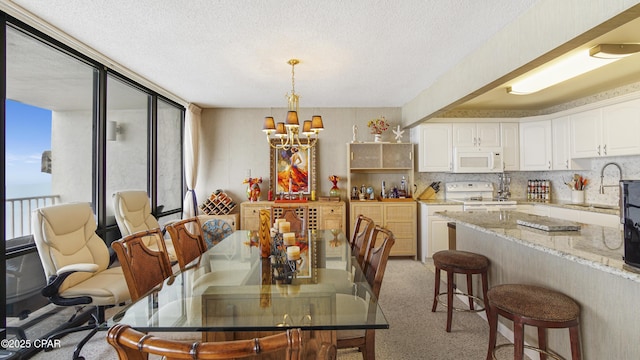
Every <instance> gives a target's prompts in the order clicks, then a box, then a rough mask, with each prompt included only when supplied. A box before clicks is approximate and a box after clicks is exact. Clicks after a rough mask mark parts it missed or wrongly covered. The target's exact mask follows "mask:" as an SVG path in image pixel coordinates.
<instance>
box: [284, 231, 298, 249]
mask: <svg viewBox="0 0 640 360" xmlns="http://www.w3.org/2000/svg"><path fill="white" fill-rule="evenodd" d="M282 240H283V242H284V244H285V245H286V246H291V245H295V244H296V234H295V233H292V232H288V233H284V234H282Z"/></svg>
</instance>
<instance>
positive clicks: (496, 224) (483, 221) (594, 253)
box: [437, 211, 640, 283]
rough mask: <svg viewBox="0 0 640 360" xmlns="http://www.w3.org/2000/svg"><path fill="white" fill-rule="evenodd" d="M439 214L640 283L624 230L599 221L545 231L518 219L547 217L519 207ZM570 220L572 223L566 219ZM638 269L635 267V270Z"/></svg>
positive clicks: (526, 219)
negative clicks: (627, 254) (630, 263)
mask: <svg viewBox="0 0 640 360" xmlns="http://www.w3.org/2000/svg"><path fill="white" fill-rule="evenodd" d="M437 215H439V216H441V217H444V218H446V219H447V220H451V221H456V223H457V224H464V225H467V226H469V227H470V228H473V229H475V230H478V231H481V232H487V233H494V234H497V235H498V236H500V237H502V238H504V239H507V240H509V241H513V242H516V243H519V244H521V245H524V246H527V247H530V248H533V249H536V250H539V251H543V252H546V253H549V254H553V255H556V256H560V257H562V258H565V259H567V260H571V261H574V262H578V263H581V264H584V265H587V266H590V267H593V268H596V269H600V270H602V271H606V272H608V273H611V274H615V275H617V276H621V277H623V278H626V279H629V280H633V281H635V282H638V283H640V273H638V272H635V271H640V270H635V269H633V268H629V267H628V266H627V265H626V264H625V263H624V260H622V256H623V255H624V246H622V245H623V244H622V231H621V230H619V229H616V228H609V227H603V226H597V225H588V224H580V230H578V231H543V230H538V229H534V228H530V227H526V226H523V225H518V224H517V221H518V220H523V221H529V222H536V221H538V220H539V219H546V217H543V216H538V215H531V214H525V213H521V212H518V211H504V212H499V211H496V212H473V211H468V212H450V211H448V212H442V213H437ZM566 222H567V223H573V222H570V221H566ZM634 270H635V271H634Z"/></svg>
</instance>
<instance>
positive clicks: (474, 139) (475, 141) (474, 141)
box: [473, 138, 478, 146]
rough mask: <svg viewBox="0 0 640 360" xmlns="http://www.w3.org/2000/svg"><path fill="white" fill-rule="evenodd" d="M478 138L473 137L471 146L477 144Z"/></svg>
mask: <svg viewBox="0 0 640 360" xmlns="http://www.w3.org/2000/svg"><path fill="white" fill-rule="evenodd" d="M477 141H478V139H477V138H473V146H475V145H476V144H477Z"/></svg>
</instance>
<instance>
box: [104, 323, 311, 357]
mask: <svg viewBox="0 0 640 360" xmlns="http://www.w3.org/2000/svg"><path fill="white" fill-rule="evenodd" d="M107 341H108V342H109V344H111V346H113V347H114V348H115V349H116V352H117V353H118V357H119V359H120V360H146V359H147V356H148V355H149V354H155V355H158V356H164V357H165V358H166V359H167V360H172V359H203V360H207V359H244V358H249V357H253V356H255V355H256V354H270V353H276V352H283V353H284V355H279V356H278V358H281V359H286V360H298V359H302V358H303V357H302V351H303V346H302V331H301V330H300V329H289V330H287V331H286V332H282V333H280V334H276V335H269V336H265V337H262V338H255V339H250V340H234V341H220V342H199V341H196V342H190V341H178V340H167V339H162V338H158V337H157V336H155V335H151V334H145V333H141V332H139V331H137V330H134V329H132V328H130V327H129V326H128V325H124V324H117V325H114V326H113V327H111V328H110V329H109V332H108V333H107Z"/></svg>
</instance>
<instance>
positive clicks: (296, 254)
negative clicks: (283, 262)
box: [287, 246, 300, 260]
mask: <svg viewBox="0 0 640 360" xmlns="http://www.w3.org/2000/svg"><path fill="white" fill-rule="evenodd" d="M287 259H289V260H298V259H300V246H289V247H287Z"/></svg>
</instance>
